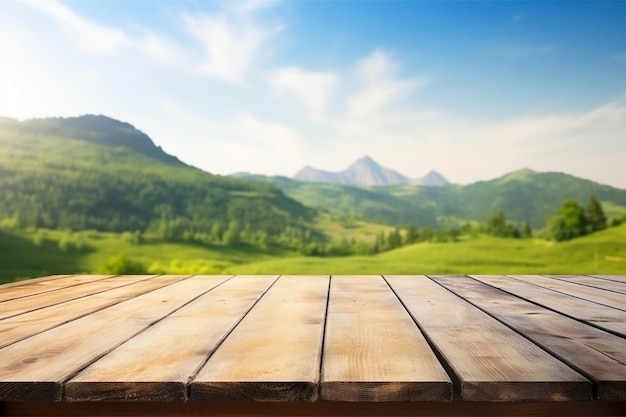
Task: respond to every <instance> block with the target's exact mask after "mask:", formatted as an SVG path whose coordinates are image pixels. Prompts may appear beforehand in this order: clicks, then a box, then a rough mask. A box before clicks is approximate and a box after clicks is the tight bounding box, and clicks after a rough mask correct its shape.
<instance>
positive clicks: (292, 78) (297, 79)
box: [267, 67, 338, 120]
mask: <svg viewBox="0 0 626 417" xmlns="http://www.w3.org/2000/svg"><path fill="white" fill-rule="evenodd" d="M337 81H338V79H337V76H336V75H335V74H334V73H332V72H316V71H306V70H303V69H300V68H298V67H285V68H281V69H279V70H276V71H274V72H272V73H271V74H270V75H269V76H268V77H267V82H268V83H269V85H270V86H271V87H272V89H273V90H274V91H275V92H276V93H278V94H284V93H288V94H292V95H294V96H295V97H296V98H297V99H299V100H300V102H301V103H302V104H303V105H304V107H305V108H306V109H307V111H308V112H309V113H310V116H311V118H313V119H315V120H318V119H320V118H321V117H323V116H324V115H325V114H326V111H327V107H328V102H329V99H330V98H331V96H332V94H333V92H334V90H335V87H336V86H337Z"/></svg>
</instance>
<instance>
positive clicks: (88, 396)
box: [65, 276, 277, 401]
mask: <svg viewBox="0 0 626 417" xmlns="http://www.w3.org/2000/svg"><path fill="white" fill-rule="evenodd" d="M276 278H277V276H237V277H235V278H233V279H231V280H229V281H228V282H226V283H224V284H222V285H220V286H219V287H217V288H215V289H214V290H212V291H210V292H208V293H206V294H204V295H203V296H201V297H199V298H197V299H196V300H194V301H192V302H191V303H189V304H187V305H186V306H184V307H183V308H181V309H180V310H178V311H176V312H174V313H173V314H171V315H170V316H168V317H166V318H164V319H163V320H161V321H160V322H158V323H156V324H155V325H154V326H151V327H149V328H148V329H146V330H145V331H143V332H141V333H140V334H138V335H137V336H135V337H134V338H132V339H130V340H129V341H128V342H126V343H124V344H122V345H121V346H119V347H117V348H116V349H114V350H113V351H111V352H110V353H108V354H107V355H105V356H104V357H102V358H101V359H99V360H98V361H96V362H94V363H93V364H91V365H90V366H89V367H87V368H86V369H84V370H83V371H81V372H80V373H79V374H78V375H77V376H75V377H74V378H72V379H71V380H70V381H68V382H67V383H66V384H65V399H66V400H68V401H184V400H185V399H186V388H187V382H188V381H189V380H190V379H191V377H193V376H194V375H195V373H196V372H197V370H198V369H199V368H200V367H201V366H202V365H203V364H204V363H205V362H206V360H207V359H208V357H209V356H210V355H211V353H213V350H214V349H215V348H216V346H217V345H218V344H219V343H220V342H221V341H222V340H223V339H224V337H225V336H226V335H227V334H228V332H229V331H230V330H232V329H233V327H234V326H235V325H236V324H237V323H238V322H239V321H240V320H241V318H242V317H243V316H244V315H245V314H246V313H247V312H248V310H249V309H250V308H251V307H252V306H253V305H254V303H255V302H256V301H257V300H258V299H259V298H260V297H261V296H262V295H263V293H264V292H265V291H266V290H267V289H268V288H269V286H270V285H271V284H272V283H273V282H274V281H275V280H276Z"/></svg>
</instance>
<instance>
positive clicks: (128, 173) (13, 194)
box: [0, 116, 314, 241]
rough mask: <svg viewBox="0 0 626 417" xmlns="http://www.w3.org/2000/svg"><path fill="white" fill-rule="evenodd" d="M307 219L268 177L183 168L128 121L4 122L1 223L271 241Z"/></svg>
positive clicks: (303, 229) (301, 230)
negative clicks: (251, 177) (245, 177)
mask: <svg viewBox="0 0 626 417" xmlns="http://www.w3.org/2000/svg"><path fill="white" fill-rule="evenodd" d="M313 216H314V211H313V210H311V209H309V208H307V207H305V206H303V205H302V204H300V203H298V202H296V201H294V200H292V199H290V198H288V197H287V196H285V194H283V192H282V191H280V190H279V189H277V188H276V187H274V186H273V185H271V184H268V183H262V182H257V181H250V180H240V179H234V178H229V177H222V176H216V175H211V174H209V173H206V172H204V171H201V170H199V169H196V168H193V167H190V166H187V165H185V164H184V163H182V162H181V161H179V160H178V159H177V158H175V157H173V156H171V155H168V154H167V153H165V152H164V151H163V150H161V149H160V148H158V147H157V146H155V145H154V143H153V142H152V140H150V138H149V137H148V136H146V135H145V134H144V133H142V132H140V131H138V130H136V129H135V128H134V127H133V126H131V125H129V124H127V123H122V122H118V121H116V120H113V119H110V118H107V117H104V116H81V117H77V118H68V119H62V118H54V119H39V120H29V121H24V122H17V121H15V120H12V119H6V118H2V119H0V221H2V222H3V223H4V225H5V226H7V225H9V226H11V225H12V226H15V227H18V228H49V229H59V228H60V229H70V230H86V229H94V230H100V231H115V232H121V231H140V232H145V231H150V232H151V233H153V234H154V235H159V236H162V237H163V238H167V239H169V240H176V239H183V238H185V239H187V240H190V239H193V238H200V239H204V240H207V239H209V240H210V239H216V240H221V239H222V238H223V237H224V236H225V235H226V234H227V233H229V236H230V238H232V239H234V240H238V239H240V238H245V239H248V240H250V241H253V240H258V241H267V239H269V238H272V237H278V236H284V235H285V234H306V233H308V234H311V233H312V232H311V228H310V221H311V220H312V218H313Z"/></svg>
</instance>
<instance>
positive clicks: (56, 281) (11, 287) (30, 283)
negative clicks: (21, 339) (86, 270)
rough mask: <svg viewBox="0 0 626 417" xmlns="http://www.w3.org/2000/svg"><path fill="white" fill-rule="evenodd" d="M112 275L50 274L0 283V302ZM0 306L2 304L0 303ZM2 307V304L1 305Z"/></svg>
mask: <svg viewBox="0 0 626 417" xmlns="http://www.w3.org/2000/svg"><path fill="white" fill-rule="evenodd" d="M112 276H113V275H51V276H48V277H42V278H35V279H29V280H25V281H19V282H11V283H8V284H4V285H0V302H4V301H8V300H14V299H16V298H22V297H30V296H33V295H37V294H41V293H45V292H49V291H56V290H60V289H63V288H67V287H73V286H75V285H81V284H86V283H89V282H93V281H98V280H101V279H105V278H110V277H112ZM0 306H3V305H2V304H0ZM3 307H4V306H3Z"/></svg>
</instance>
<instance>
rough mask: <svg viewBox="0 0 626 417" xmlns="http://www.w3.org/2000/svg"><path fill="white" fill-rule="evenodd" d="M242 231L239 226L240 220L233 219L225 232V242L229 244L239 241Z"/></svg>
mask: <svg viewBox="0 0 626 417" xmlns="http://www.w3.org/2000/svg"><path fill="white" fill-rule="evenodd" d="M240 232H241V228H240V226H239V222H238V221H236V220H233V221H231V222H230V224H229V225H228V229H227V230H226V232H225V233H224V243H225V244H226V245H228V246H231V245H235V244H237V243H239V233H240Z"/></svg>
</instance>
